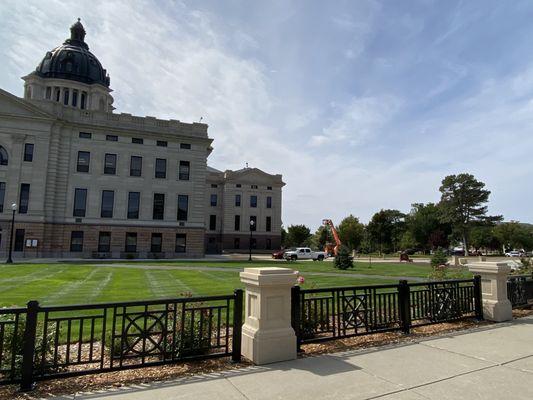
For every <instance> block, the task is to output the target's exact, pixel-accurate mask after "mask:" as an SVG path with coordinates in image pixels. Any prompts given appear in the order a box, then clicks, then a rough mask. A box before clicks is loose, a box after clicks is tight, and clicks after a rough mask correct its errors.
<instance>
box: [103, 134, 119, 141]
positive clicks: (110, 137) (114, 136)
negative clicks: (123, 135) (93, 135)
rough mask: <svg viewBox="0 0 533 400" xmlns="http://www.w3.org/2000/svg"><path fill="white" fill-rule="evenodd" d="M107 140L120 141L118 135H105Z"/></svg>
mask: <svg viewBox="0 0 533 400" xmlns="http://www.w3.org/2000/svg"><path fill="white" fill-rule="evenodd" d="M105 140H107V141H108V142H118V136H117V135H105Z"/></svg>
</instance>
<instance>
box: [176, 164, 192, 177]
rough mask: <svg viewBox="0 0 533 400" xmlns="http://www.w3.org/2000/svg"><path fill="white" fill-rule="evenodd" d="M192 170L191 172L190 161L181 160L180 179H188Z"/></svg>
mask: <svg viewBox="0 0 533 400" xmlns="http://www.w3.org/2000/svg"><path fill="white" fill-rule="evenodd" d="M190 172H191V163H190V162H189V161H180V167H179V171H178V179H179V180H180V181H188V180H189V173H190Z"/></svg>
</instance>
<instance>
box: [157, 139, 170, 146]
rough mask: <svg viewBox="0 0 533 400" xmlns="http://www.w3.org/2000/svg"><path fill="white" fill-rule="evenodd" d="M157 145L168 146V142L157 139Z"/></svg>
mask: <svg viewBox="0 0 533 400" xmlns="http://www.w3.org/2000/svg"><path fill="white" fill-rule="evenodd" d="M157 145H158V146H159V147H167V146H168V142H167V141H166V140H158V141H157Z"/></svg>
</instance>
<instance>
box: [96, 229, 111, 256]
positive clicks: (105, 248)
mask: <svg viewBox="0 0 533 400" xmlns="http://www.w3.org/2000/svg"><path fill="white" fill-rule="evenodd" d="M110 251H111V232H100V233H99V234H98V252H99V253H109V252H110Z"/></svg>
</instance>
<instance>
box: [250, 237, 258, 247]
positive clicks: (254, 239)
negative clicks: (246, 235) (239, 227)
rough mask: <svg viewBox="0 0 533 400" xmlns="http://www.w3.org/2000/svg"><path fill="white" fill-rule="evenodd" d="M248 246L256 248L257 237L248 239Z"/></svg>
mask: <svg viewBox="0 0 533 400" xmlns="http://www.w3.org/2000/svg"><path fill="white" fill-rule="evenodd" d="M250 247H251V248H252V249H257V239H256V238H251V239H250Z"/></svg>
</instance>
